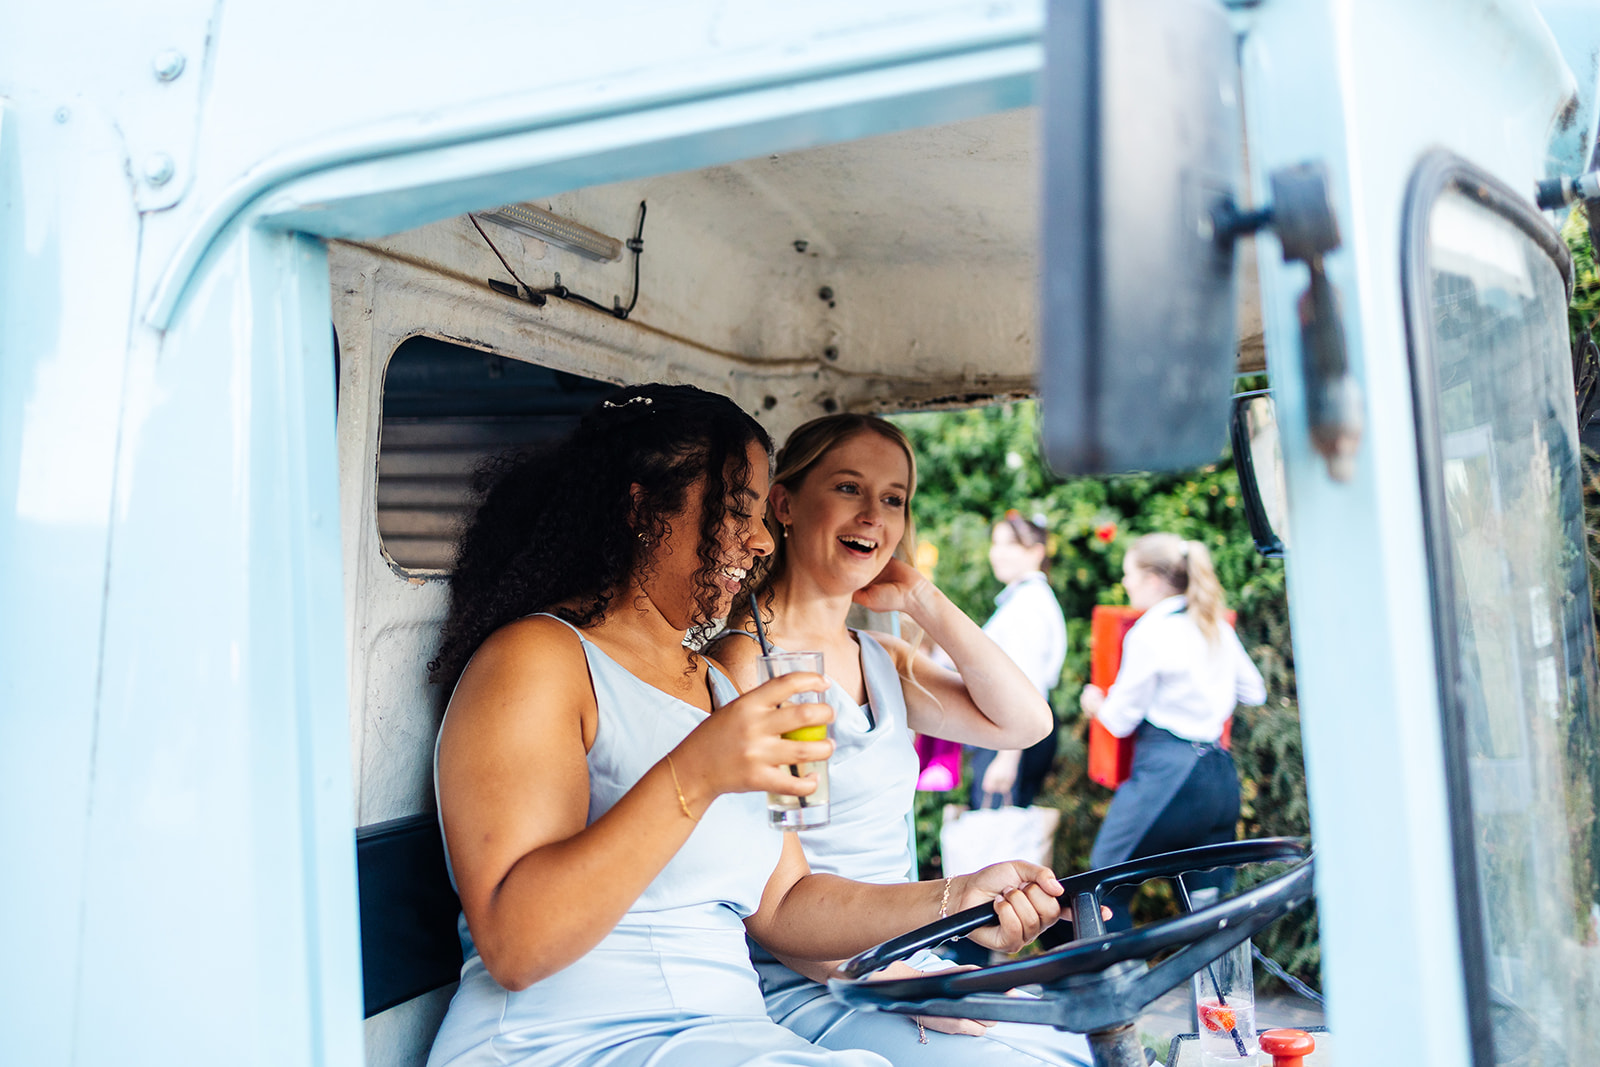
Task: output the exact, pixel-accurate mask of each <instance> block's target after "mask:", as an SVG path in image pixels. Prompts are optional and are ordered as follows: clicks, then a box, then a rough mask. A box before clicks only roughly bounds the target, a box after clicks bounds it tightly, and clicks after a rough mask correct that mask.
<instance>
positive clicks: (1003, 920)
mask: <svg viewBox="0 0 1600 1067" xmlns="http://www.w3.org/2000/svg"><path fill="white" fill-rule="evenodd" d="M950 883H951V884H950V907H949V912H950V914H952V915H953V914H955V913H956V912H958V911H964V910H966V909H967V908H970V907H974V906H976V905H978V904H982V903H983V902H984V901H988V900H992V901H994V910H995V917H996V918H997V919H998V920H999V925H998V926H984V927H981V928H979V929H977V930H974V931H973V932H972V933H970V934H968V935H967V937H968V939H969V940H971V941H975V942H977V943H978V944H980V945H983V946H985V947H986V948H992V949H997V950H999V951H1001V952H1016V951H1018V950H1020V949H1021V948H1022V946H1023V945H1026V944H1027V943H1028V942H1030V941H1032V940H1033V939H1034V938H1036V937H1038V936H1039V934H1040V932H1041V931H1043V930H1044V929H1045V928H1046V927H1048V926H1050V925H1051V924H1052V923H1054V922H1055V921H1056V920H1057V919H1059V918H1060V917H1061V902H1060V901H1059V900H1057V899H1056V898H1057V897H1059V896H1061V894H1062V892H1063V889H1062V886H1061V883H1060V882H1058V881H1056V876H1055V875H1054V874H1052V873H1051V872H1050V870H1049V868H1047V867H1041V866H1039V865H1038V864H1037V863H1027V862H1025V861H1023V860H1007V861H1006V862H1005V863H995V864H991V865H990V866H988V867H985V868H983V869H982V870H981V871H974V872H973V873H972V874H963V875H959V876H957V877H955V878H952V879H951V880H950Z"/></svg>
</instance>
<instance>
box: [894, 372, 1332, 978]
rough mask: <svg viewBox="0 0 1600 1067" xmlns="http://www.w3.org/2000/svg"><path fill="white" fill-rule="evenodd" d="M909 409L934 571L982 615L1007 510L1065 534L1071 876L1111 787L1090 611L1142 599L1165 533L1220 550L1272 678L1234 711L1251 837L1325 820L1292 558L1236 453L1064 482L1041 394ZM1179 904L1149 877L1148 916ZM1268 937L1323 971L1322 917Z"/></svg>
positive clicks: (1251, 644)
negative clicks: (1253, 529)
mask: <svg viewBox="0 0 1600 1067" xmlns="http://www.w3.org/2000/svg"><path fill="white" fill-rule="evenodd" d="M895 422H896V423H897V424H898V425H899V426H900V427H901V428H902V429H903V430H905V431H906V434H907V435H908V436H909V437H910V438H911V442H912V445H913V447H914V448H915V449H916V454H917V462H918V486H917V497H916V501H915V504H914V509H915V512H916V520H917V531H918V538H919V540H921V541H924V542H932V543H933V544H934V545H935V546H937V548H938V550H939V557H938V563H937V565H936V567H935V570H934V580H935V581H936V582H937V583H938V585H939V587H940V588H941V589H943V590H944V591H945V592H946V593H947V594H948V595H949V596H950V598H951V599H952V600H954V601H955V602H956V603H957V604H958V605H960V607H961V608H962V610H964V611H966V612H967V614H968V615H970V616H972V617H973V618H974V619H978V620H983V619H986V618H988V616H989V614H990V613H991V612H992V611H993V610H994V597H995V595H996V594H998V593H999V592H1000V583H999V582H998V581H996V580H995V578H994V576H993V574H992V573H991V572H990V570H989V563H988V545H989V527H990V524H991V523H992V522H993V521H994V520H995V519H998V518H999V517H1000V516H1001V515H1003V514H1004V513H1005V511H1006V510H1007V509H1008V508H1015V509H1017V510H1018V511H1020V512H1022V513H1023V514H1024V515H1029V516H1031V515H1034V514H1042V515H1044V517H1045V525H1046V526H1047V527H1048V528H1049V529H1050V530H1051V531H1052V533H1053V535H1054V536H1053V544H1052V555H1053V563H1052V564H1051V569H1050V584H1051V586H1052V587H1053V588H1054V589H1055V593H1056V596H1057V597H1058V598H1059V599H1060V601H1061V607H1062V610H1063V611H1064V612H1065V613H1066V617H1067V637H1068V652H1067V662H1066V667H1065V669H1064V670H1063V672H1062V677H1061V682H1060V684H1059V685H1058V686H1057V687H1056V689H1055V692H1054V693H1053V694H1052V700H1051V703H1052V705H1053V706H1054V707H1055V709H1056V715H1057V717H1058V719H1059V720H1060V722H1061V723H1062V729H1061V731H1060V734H1059V736H1060V750H1059V752H1058V753H1057V756H1056V764H1055V770H1054V772H1053V774H1052V775H1051V777H1050V778H1049V779H1048V780H1047V782H1046V783H1045V788H1044V791H1043V793H1042V795H1041V799H1040V803H1044V804H1049V805H1050V806H1052V807H1056V808H1059V809H1060V811H1061V827H1060V830H1059V831H1058V833H1057V837H1056V851H1055V862H1056V866H1057V869H1058V870H1059V871H1060V872H1061V873H1063V874H1070V873H1076V872H1078V871H1082V870H1085V869H1086V868H1087V865H1088V857H1089V848H1090V845H1091V844H1092V843H1093V841H1094V836H1095V833H1096V832H1097V831H1098V830H1099V828H1100V822H1101V820H1102V819H1103V818H1104V816H1105V811H1106V807H1107V806H1108V805H1109V804H1110V802H1111V796H1112V791H1111V790H1109V789H1105V788H1103V787H1101V786H1099V785H1096V784H1095V783H1093V782H1091V781H1090V780H1089V778H1088V775H1087V756H1088V749H1087V740H1086V739H1087V736H1088V724H1087V722H1086V721H1085V719H1084V718H1083V716H1082V714H1081V713H1080V712H1079V710H1078V695H1079V693H1080V692H1081V691H1082V689H1083V686H1084V685H1085V684H1086V683H1087V682H1088V674H1089V615H1090V612H1091V611H1092V610H1093V608H1094V606H1095V605H1096V604H1115V603H1126V602H1127V598H1126V595H1125V594H1124V592H1123V589H1122V586H1121V584H1120V582H1121V579H1122V571H1121V566H1122V554H1123V551H1124V549H1125V548H1126V547H1127V545H1128V544H1129V543H1130V542H1131V541H1132V540H1133V539H1135V538H1137V537H1139V536H1141V535H1142V534H1145V533H1150V532H1152V531H1156V530H1166V531H1170V532H1172V533H1176V534H1178V535H1180V536H1182V537H1184V538H1188V539H1192V540H1198V541H1201V542H1203V543H1204V544H1205V545H1206V546H1207V548H1209V549H1210V551H1211V555H1212V557H1213V560H1214V561H1215V563H1216V568H1217V576H1218V578H1219V579H1220V580H1221V582H1222V585H1223V588H1224V589H1226V590H1227V591H1228V595H1229V604H1230V606H1231V607H1233V608H1234V609H1236V610H1237V611H1238V620H1239V623H1238V629H1239V636H1240V639H1241V640H1242V641H1243V642H1244V645H1245V648H1246V649H1247V650H1249V652H1250V654H1251V658H1252V659H1254V660H1255V662H1256V664H1257V665H1258V666H1259V667H1260V668H1261V673H1262V675H1263V676H1264V677H1265V678H1266V681H1267V691H1268V703H1267V705H1266V706H1265V707H1264V708H1260V709H1241V712H1240V713H1239V714H1238V715H1236V716H1235V718H1234V734H1233V755H1234V759H1235V761H1236V762H1237V763H1238V766H1239V773H1240V779H1241V789H1242V794H1243V810H1242V818H1241V826H1240V833H1241V836H1244V837H1260V836H1268V835H1289V836H1301V835H1308V834H1309V833H1310V817H1309V809H1308V807H1307V803H1306V795H1305V767H1304V763H1303V761H1302V759H1301V748H1300V719H1299V708H1298V705H1297V704H1296V702H1295V693H1294V661H1293V653H1292V650H1291V645H1290V641H1289V617H1288V604H1287V599H1286V597H1285V592H1284V578H1283V566H1282V564H1281V562H1278V561H1274V560H1267V559H1263V558H1261V557H1260V556H1259V555H1258V554H1257V553H1256V551H1255V548H1254V546H1253V545H1252V543H1251V540H1250V532H1249V528H1248V526H1247V524H1246V520H1245V515H1244V508H1243V506H1242V505H1241V503H1240V500H1239V482H1238V477H1237V475H1236V473H1235V472H1234V469H1233V466H1232V463H1231V461H1230V460H1228V459H1227V458H1224V459H1223V460H1221V461H1220V462H1218V463H1216V464H1214V465H1212V466H1208V467H1203V468H1201V469H1199V470H1194V471H1187V472H1180V473H1176V474H1129V475H1118V476H1115V477H1110V478H1070V479H1066V480H1059V479H1056V478H1053V477H1052V476H1051V475H1050V474H1049V472H1048V471H1047V470H1046V468H1045V466H1044V463H1043V460H1042V458H1041V456H1040V454H1039V445H1038V441H1039V436H1038V429H1039V410H1038V406H1037V405H1036V404H1034V403H1032V402H1026V403H1016V404H1006V405H1001V406H997V407H989V408H977V409H972V410H967V411H960V412H933V413H920V414H915V415H904V416H898V417H896V418H895ZM948 799H953V798H951V797H950V795H949V794H943V793H933V794H919V795H918V798H917V811H916V815H917V841H918V851H919V855H918V861H919V863H920V864H921V866H922V869H923V872H924V875H925V876H928V877H932V876H934V875H935V874H936V872H937V869H938V840H939V839H938V828H939V824H940V821H941V820H940V812H941V810H942V806H943V805H944V803H946V801H947V800H948ZM1174 910H1175V904H1174V903H1173V902H1172V901H1171V899H1170V892H1169V891H1166V887H1164V886H1160V887H1158V886H1155V885H1152V886H1149V887H1147V891H1146V893H1145V894H1144V895H1143V896H1142V897H1141V898H1140V899H1138V900H1136V902H1135V914H1136V915H1137V916H1139V917H1140V918H1141V919H1149V918H1155V917H1159V916H1161V915H1164V914H1170V913H1172V912H1173V911H1174ZM1257 940H1258V943H1259V944H1260V945H1261V947H1262V950H1263V951H1264V952H1267V953H1269V954H1270V955H1272V956H1273V957H1274V958H1275V959H1277V960H1279V961H1280V962H1281V963H1283V964H1284V965H1285V967H1287V968H1289V969H1290V970H1291V971H1294V972H1295V973H1297V974H1298V975H1300V976H1301V977H1304V978H1307V979H1308V980H1310V981H1312V982H1313V983H1316V982H1317V981H1318V980H1319V977H1318V967H1319V963H1320V955H1319V952H1318V947H1317V937H1316V920H1315V916H1314V915H1313V914H1310V913H1308V912H1300V913H1297V914H1296V915H1295V916H1291V917H1290V918H1288V919H1285V920H1283V921H1281V922H1279V923H1277V924H1276V925H1274V926H1273V927H1271V928H1269V929H1268V931H1267V932H1266V933H1265V934H1263V935H1262V936H1261V937H1260V938H1258V939H1257Z"/></svg>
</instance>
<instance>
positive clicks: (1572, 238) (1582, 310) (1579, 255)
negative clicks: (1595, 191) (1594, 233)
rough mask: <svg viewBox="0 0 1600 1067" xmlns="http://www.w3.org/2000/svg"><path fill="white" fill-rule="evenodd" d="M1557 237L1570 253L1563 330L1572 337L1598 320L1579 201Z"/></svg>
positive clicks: (1596, 278) (1597, 290)
mask: <svg viewBox="0 0 1600 1067" xmlns="http://www.w3.org/2000/svg"><path fill="white" fill-rule="evenodd" d="M1561 236H1562V238H1563V239H1565V241H1566V242H1567V250H1568V251H1569V252H1571V253H1572V304H1571V305H1570V306H1569V307H1568V309H1567V327H1568V329H1569V330H1570V331H1571V332H1572V336H1573V337H1574V338H1576V337H1578V336H1579V335H1580V334H1582V333H1583V331H1584V330H1585V329H1588V330H1593V329H1594V326H1595V320H1596V319H1600V270H1597V269H1596V267H1595V262H1594V246H1593V245H1592V244H1591V243H1590V240H1589V217H1588V215H1587V213H1586V212H1585V211H1584V206H1583V203H1582V201H1580V202H1578V203H1576V204H1573V205H1572V210H1571V211H1570V212H1568V214H1567V221H1566V222H1564V223H1563V224H1562V226H1561Z"/></svg>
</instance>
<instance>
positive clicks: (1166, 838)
mask: <svg viewBox="0 0 1600 1067" xmlns="http://www.w3.org/2000/svg"><path fill="white" fill-rule="evenodd" d="M1122 574H1123V578H1122V584H1123V588H1125V589H1126V590H1127V591H1128V602H1129V604H1131V605H1132V606H1133V607H1135V608H1141V609H1144V614H1143V615H1142V616H1141V617H1140V618H1139V621H1138V622H1136V623H1135V624H1134V625H1133V627H1132V629H1130V630H1129V631H1128V633H1127V636H1126V637H1125V638H1124V639H1123V644H1122V666H1121V668H1120V669H1119V671H1118V673H1117V680H1116V681H1115V682H1114V683H1113V684H1112V686H1111V688H1110V690H1109V691H1106V692H1102V691H1101V690H1100V689H1099V688H1097V687H1095V686H1092V685H1091V686H1086V687H1084V690H1083V696H1082V698H1081V701H1080V703H1081V705H1082V707H1083V710H1084V712H1085V713H1086V714H1088V715H1091V716H1093V717H1095V718H1097V719H1099V720H1100V722H1101V724H1102V725H1103V726H1105V728H1106V729H1107V730H1109V731H1110V732H1111V733H1112V734H1114V735H1116V736H1117V737H1128V736H1130V735H1131V736H1133V737H1134V739H1135V742H1136V743H1135V745H1134V750H1133V768H1132V773H1131V774H1130V776H1129V778H1128V780H1127V781H1126V782H1123V783H1122V785H1121V786H1120V787H1119V788H1118V789H1117V795H1116V796H1115V797H1113V798H1112V801H1111V807H1110V809H1109V810H1108V811H1107V812H1106V817H1105V821H1104V822H1103V823H1102V824H1101V826H1100V833H1099V834H1098V836H1097V837H1096V838H1095V843H1094V849H1093V851H1092V852H1091V853H1090V857H1089V866H1090V867H1093V868H1100V867H1108V866H1110V865H1112V864H1115V863H1122V862H1123V861H1125V860H1130V859H1138V858H1140V857H1143V856H1154V855H1159V854H1161V853H1164V852H1174V851H1177V850H1179V849H1185V848H1193V847H1196V846H1198V845H1210V844H1217V843H1221V842H1224V841H1232V840H1234V839H1235V837H1236V836H1237V826H1238V822H1239V775H1238V771H1237V770H1236V769H1235V768H1234V764H1233V757H1232V756H1230V755H1229V754H1228V752H1227V750H1226V749H1224V748H1223V747H1222V746H1221V743H1220V742H1221V737H1222V730H1223V726H1224V724H1225V723H1226V722H1227V721H1228V718H1229V716H1231V715H1232V714H1233V710H1234V708H1235V707H1236V706H1237V705H1239V704H1260V703H1262V702H1264V701H1265V700H1266V697H1267V689H1266V685H1265V683H1263V682H1262V680H1261V672H1260V671H1258V670H1256V667H1255V664H1253V663H1251V662H1250V657H1249V656H1248V655H1246V653H1245V650H1244V646H1242V645H1241V644H1240V643H1239V637H1238V635H1237V634H1235V633H1234V630H1233V627H1232V626H1230V625H1229V624H1228V620H1227V602H1226V600H1225V598H1224V595H1223V591H1222V586H1221V585H1220V584H1219V583H1218V581H1217V576H1216V572H1215V570H1213V568H1212V565H1211V554H1210V553H1209V552H1207V551H1206V547H1205V546H1204V545H1203V544H1201V543H1200V542H1199V541H1185V540H1183V539H1181V538H1179V537H1178V536H1176V535H1175V534H1170V533H1152V534H1146V535H1145V536H1143V537H1141V538H1139V539H1138V540H1137V541H1135V542H1134V543H1133V544H1132V545H1131V546H1130V547H1129V548H1128V551H1127V552H1126V553H1125V554H1124V556H1123V560H1122Z"/></svg>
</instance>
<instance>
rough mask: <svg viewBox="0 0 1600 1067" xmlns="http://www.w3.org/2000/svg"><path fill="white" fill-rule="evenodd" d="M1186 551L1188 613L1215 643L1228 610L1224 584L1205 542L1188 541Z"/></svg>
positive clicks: (1203, 632) (1184, 547)
mask: <svg viewBox="0 0 1600 1067" xmlns="http://www.w3.org/2000/svg"><path fill="white" fill-rule="evenodd" d="M1183 550H1184V557H1185V562H1186V563H1187V564H1188V567H1187V570H1188V572H1189V588H1188V589H1187V590H1185V591H1184V595H1185V596H1187V597H1188V600H1189V614H1190V615H1191V616H1192V617H1193V618H1194V624H1195V625H1196V626H1198V627H1200V632H1201V633H1202V634H1204V635H1205V638H1206V640H1207V641H1208V642H1211V643H1213V644H1215V643H1216V640H1217V634H1218V633H1219V632H1220V630H1219V627H1220V625H1221V623H1222V621H1223V613H1224V612H1226V611H1227V610H1228V601H1227V598H1226V597H1225V596H1224V595H1223V592H1222V583H1220V582H1218V581H1217V572H1216V570H1215V568H1213V567H1212V566H1211V553H1210V552H1208V551H1206V546H1205V545H1203V544H1201V543H1200V542H1199V541H1185V542H1184V545H1183Z"/></svg>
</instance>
